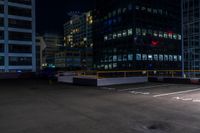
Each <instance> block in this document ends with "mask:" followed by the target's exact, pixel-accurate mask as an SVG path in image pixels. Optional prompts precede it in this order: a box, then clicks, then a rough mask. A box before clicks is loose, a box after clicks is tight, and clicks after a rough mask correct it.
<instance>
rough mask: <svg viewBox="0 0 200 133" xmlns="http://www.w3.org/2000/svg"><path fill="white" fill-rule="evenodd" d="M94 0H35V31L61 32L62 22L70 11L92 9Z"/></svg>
mask: <svg viewBox="0 0 200 133" xmlns="http://www.w3.org/2000/svg"><path fill="white" fill-rule="evenodd" d="M93 7H94V0H36V19H37V20H36V21H37V25H36V26H37V33H40V34H42V33H45V32H51V33H52V32H53V33H60V34H62V33H63V24H64V22H65V21H66V20H67V19H69V17H68V15H67V13H68V12H70V11H80V12H84V11H88V10H90V9H93Z"/></svg>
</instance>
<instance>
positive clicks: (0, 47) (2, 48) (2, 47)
mask: <svg viewBox="0 0 200 133" xmlns="http://www.w3.org/2000/svg"><path fill="white" fill-rule="evenodd" d="M0 52H4V45H3V44H0Z"/></svg>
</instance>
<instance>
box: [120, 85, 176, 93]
mask: <svg viewBox="0 0 200 133" xmlns="http://www.w3.org/2000/svg"><path fill="white" fill-rule="evenodd" d="M171 85H174V84H165V85H154V86H146V87H138V88H128V89H121V90H118V92H124V91H134V90H140V89H150V88H156V87H167V86H171Z"/></svg>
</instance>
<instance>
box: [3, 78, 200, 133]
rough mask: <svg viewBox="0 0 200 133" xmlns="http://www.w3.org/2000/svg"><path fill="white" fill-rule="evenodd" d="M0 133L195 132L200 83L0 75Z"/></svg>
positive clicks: (199, 112)
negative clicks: (75, 81) (70, 81)
mask: <svg viewBox="0 0 200 133" xmlns="http://www.w3.org/2000/svg"><path fill="white" fill-rule="evenodd" d="M0 83H1V87H0V132H1V133H151V132H152V133H199V132H200V86H199V85H184V84H162V83H145V84H136V85H120V86H109V87H87V86H73V85H67V84H57V83H53V84H51V85H49V84H48V82H47V81H40V80H24V81H21V80H18V81H3V82H2V81H1V82H0Z"/></svg>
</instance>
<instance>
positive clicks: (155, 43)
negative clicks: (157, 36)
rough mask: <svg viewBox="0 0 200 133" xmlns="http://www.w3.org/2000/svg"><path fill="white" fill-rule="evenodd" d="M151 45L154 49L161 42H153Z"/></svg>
mask: <svg viewBox="0 0 200 133" xmlns="http://www.w3.org/2000/svg"><path fill="white" fill-rule="evenodd" d="M151 45H152V46H154V47H156V46H158V45H159V41H155V40H153V41H151Z"/></svg>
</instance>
